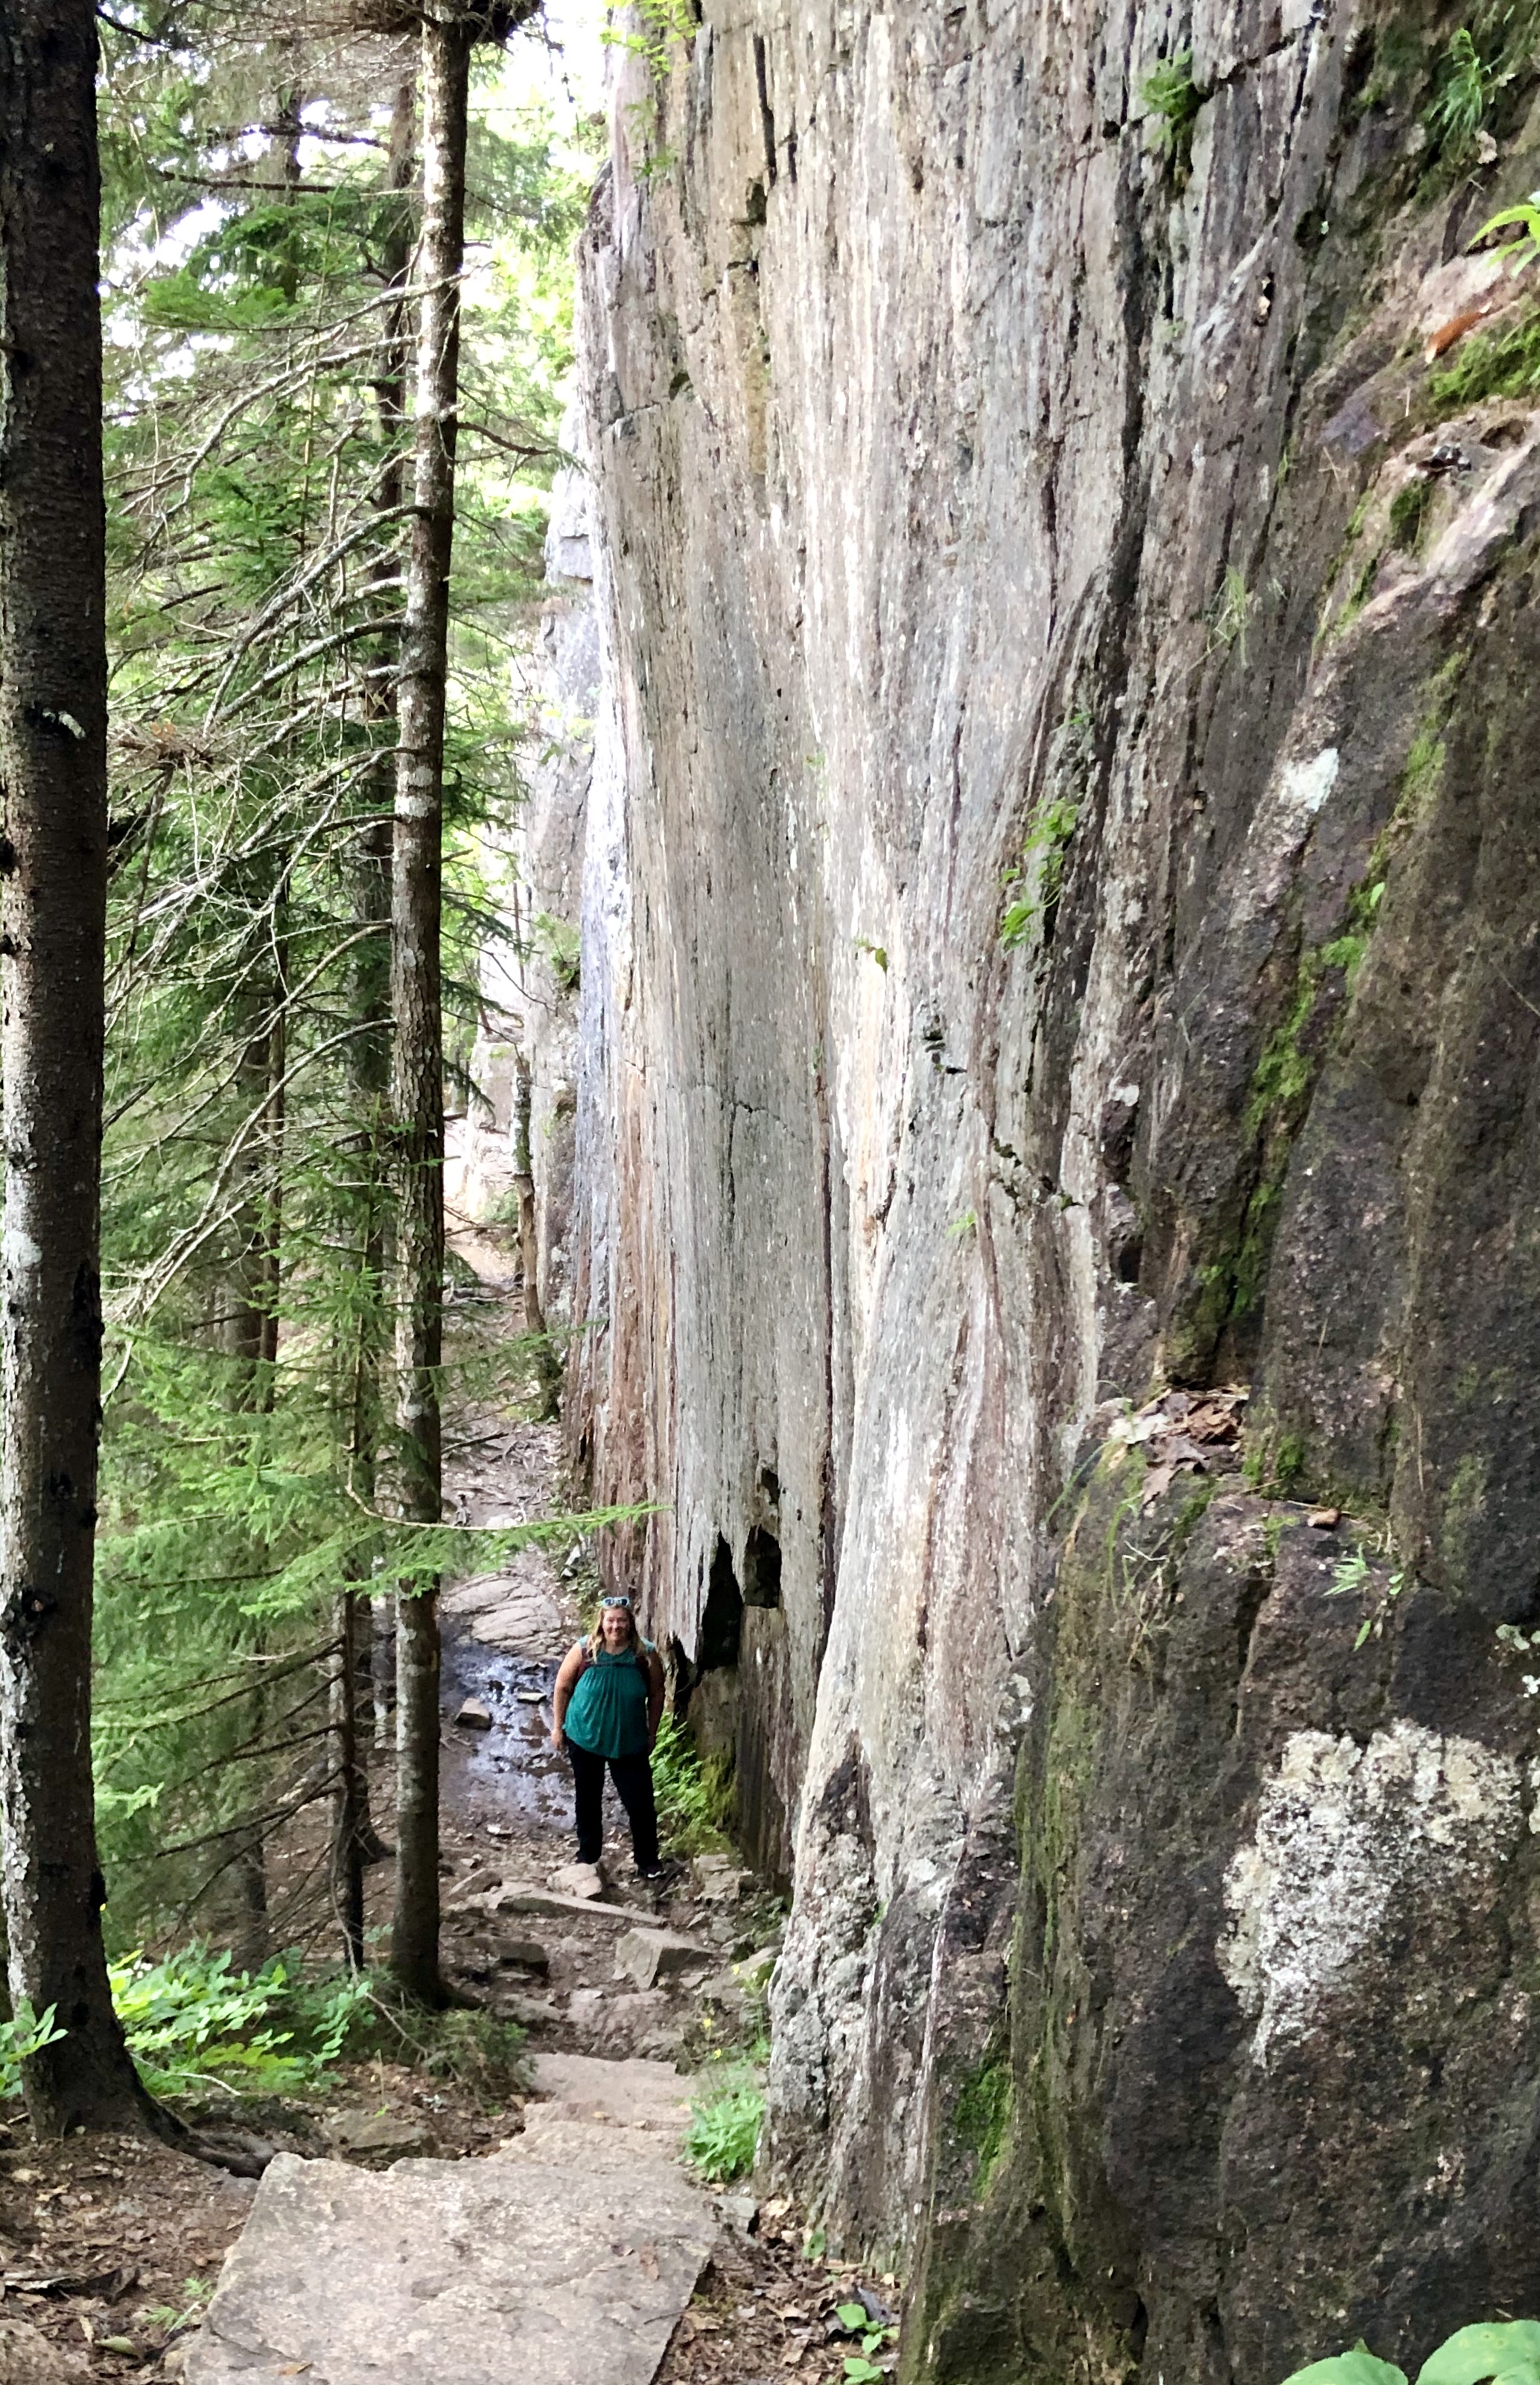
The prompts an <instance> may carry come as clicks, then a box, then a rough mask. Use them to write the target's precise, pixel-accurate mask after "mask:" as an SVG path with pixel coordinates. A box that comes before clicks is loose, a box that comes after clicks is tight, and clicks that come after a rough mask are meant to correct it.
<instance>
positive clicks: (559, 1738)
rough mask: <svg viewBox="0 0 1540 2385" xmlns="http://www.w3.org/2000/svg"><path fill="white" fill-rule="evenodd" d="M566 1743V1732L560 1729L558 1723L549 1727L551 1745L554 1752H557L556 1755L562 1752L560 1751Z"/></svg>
mask: <svg viewBox="0 0 1540 2385" xmlns="http://www.w3.org/2000/svg"><path fill="white" fill-rule="evenodd" d="M566 1743H567V1734H566V1732H565V1731H564V1730H563V1729H562V1728H561V1725H560V1723H558V1722H554V1723H553V1724H552V1725H551V1745H552V1746H553V1747H554V1748H555V1749H556V1752H557V1754H558V1755H559V1754H561V1751H562V1749H563V1748H564V1747H565V1745H566Z"/></svg>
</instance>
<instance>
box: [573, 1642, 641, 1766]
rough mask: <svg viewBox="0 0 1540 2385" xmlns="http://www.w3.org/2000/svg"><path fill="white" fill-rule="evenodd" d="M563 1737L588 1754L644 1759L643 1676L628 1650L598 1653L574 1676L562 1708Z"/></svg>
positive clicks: (633, 1653) (634, 1656) (633, 1652)
mask: <svg viewBox="0 0 1540 2385" xmlns="http://www.w3.org/2000/svg"><path fill="white" fill-rule="evenodd" d="M563 1727H564V1729H565V1730H566V1733H567V1736H568V1738H569V1739H570V1740H571V1741H573V1742H575V1744H576V1745H577V1746H579V1747H581V1748H583V1749H585V1750H586V1752H587V1753H588V1754H590V1755H645V1754H646V1752H647V1677H646V1675H645V1673H644V1672H643V1670H642V1667H641V1666H640V1665H639V1664H638V1663H637V1661H636V1653H635V1651H634V1649H632V1648H622V1649H621V1650H620V1654H619V1655H611V1654H610V1652H609V1650H608V1649H607V1648H601V1649H600V1651H599V1653H598V1655H596V1656H590V1658H589V1660H588V1662H587V1664H586V1665H585V1666H584V1667H583V1669H582V1672H581V1673H580V1675H579V1676H578V1685H577V1688H576V1689H575V1690H574V1691H573V1692H572V1694H571V1697H570V1700H569V1701H568V1705H567V1720H566V1723H565V1725H564V1726H563Z"/></svg>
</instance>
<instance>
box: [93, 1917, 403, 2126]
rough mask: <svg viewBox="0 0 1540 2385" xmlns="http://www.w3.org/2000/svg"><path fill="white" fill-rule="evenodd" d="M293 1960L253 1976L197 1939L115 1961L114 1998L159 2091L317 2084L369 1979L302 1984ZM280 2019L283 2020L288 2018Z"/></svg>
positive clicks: (132, 2047)
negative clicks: (147, 1958)
mask: <svg viewBox="0 0 1540 2385" xmlns="http://www.w3.org/2000/svg"><path fill="white" fill-rule="evenodd" d="M109 1976H110V1979H111V1982H112V2001H113V2004H114V2005H115V2006H116V2007H117V2011H118V2017H119V2019H120V2020H121V2022H122V2024H123V2029H124V2033H125V2035H126V2036H127V2038H128V2042H129V2051H130V2053H131V2054H132V2055H133V2058H134V2061H135V2062H136V2063H137V2064H138V2066H139V2071H140V2075H141V2077H142V2078H143V2079H144V2084H145V2086H146V2087H147V2088H148V2089H149V2091H150V2093H151V2094H152V2095H155V2096H160V2097H164V2096H170V2095H185V2094H187V2093H189V2092H192V2091H194V2090H195V2089H197V2088H199V2087H202V2086H204V2085H206V2084H207V2083H209V2082H213V2083H215V2084H217V2085H219V2086H220V2087H222V2088H224V2089H226V2090H227V2091H228V2092H230V2093H232V2094H236V2095H242V2094H245V2095H254V2094H257V2095H260V2094H268V2095H282V2094H292V2093H294V2092H300V2091H303V2090H305V2089H306V2088H310V2087H314V2086H316V2085H318V2084H319V2083H320V2081H321V2079H322V2075H323V2074H324V2072H326V2071H327V2070H329V2069H330V2068H331V2067H332V2066H333V2065H334V2064H335V2063H336V2062H337V2061H338V2060H339V2059H340V2057H341V2055H342V2053H343V2050H344V2046H345V2044H346V2042H347V2040H348V2038H349V2035H350V2034H351V2032H352V2030H353V2028H354V2026H355V2024H356V2022H357V2019H358V2017H359V2016H360V2014H361V2013H362V2011H363V2009H364V2007H365V2006H366V2004H369V1998H370V1990H369V1980H368V1978H367V1976H366V1975H364V1974H361V1973H360V1974H358V1975H357V1976H355V1975H353V1974H349V1973H344V1974H342V1975H338V1976H334V1977H332V1978H330V1979H324V1980H317V1981H305V1980H302V1979H299V1978H298V1977H297V1976H296V1966H295V1964H294V1960H293V1958H292V1957H285V1956H282V1955H275V1957H274V1958H273V1960H272V1961H271V1962H270V1963H265V1964H264V1965H263V1967H262V1968H261V1969H260V1970H259V1971H258V1972H257V1973H256V1974H255V1976H254V1975H253V1974H252V1973H250V1972H249V1971H236V1970H235V1969H234V1968H233V1965H232V1955H231V1954H230V1951H229V1949H228V1948H224V1949H221V1950H219V1951H218V1952H216V1951H215V1950H214V1949H213V1948H212V1947H208V1946H206V1945H203V1944H201V1943H194V1944H193V1945H191V1946H184V1947H182V1949H181V1950H180V1951H179V1952H178V1953H176V1954H168V1955H166V1956H165V1957H164V1958H163V1959H162V1960H161V1961H159V1962H157V1963H146V1962H144V1960H143V1959H142V1957H140V1956H139V1955H137V1954H133V1955H130V1956H129V1958H128V1959H127V1960H126V1961H125V1962H121V1963H117V1964H114V1965H113V1967H112V1968H111V1971H110V1974H109ZM285 2024H286V2025H285Z"/></svg>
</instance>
